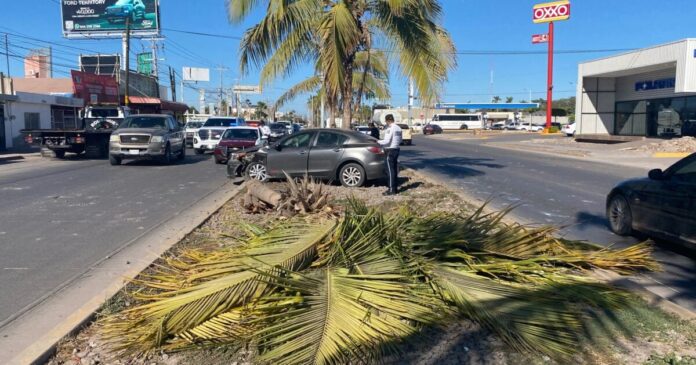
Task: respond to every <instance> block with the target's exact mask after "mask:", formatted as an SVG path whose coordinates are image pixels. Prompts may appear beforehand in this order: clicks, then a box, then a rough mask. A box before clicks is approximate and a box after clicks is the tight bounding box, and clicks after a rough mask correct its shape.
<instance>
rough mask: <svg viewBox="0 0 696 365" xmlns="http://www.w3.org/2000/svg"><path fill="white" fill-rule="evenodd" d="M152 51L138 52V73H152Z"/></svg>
mask: <svg viewBox="0 0 696 365" xmlns="http://www.w3.org/2000/svg"><path fill="white" fill-rule="evenodd" d="M152 71H153V70H152V53H151V52H145V53H138V73H141V74H143V75H152Z"/></svg>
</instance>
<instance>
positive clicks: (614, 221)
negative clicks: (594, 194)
mask: <svg viewBox="0 0 696 365" xmlns="http://www.w3.org/2000/svg"><path fill="white" fill-rule="evenodd" d="M607 218H608V219H609V228H611V231H612V232H614V233H616V234H618V235H620V236H627V235H629V234H631V232H632V231H633V215H632V214H631V207H630V206H629V205H628V201H627V200H626V198H625V197H624V196H623V195H614V196H613V197H612V198H611V200H610V201H609V205H608V206H607Z"/></svg>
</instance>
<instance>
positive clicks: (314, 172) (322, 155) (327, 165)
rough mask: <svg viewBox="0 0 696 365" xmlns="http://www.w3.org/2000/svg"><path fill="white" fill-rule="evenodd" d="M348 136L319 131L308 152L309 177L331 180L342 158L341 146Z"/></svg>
mask: <svg viewBox="0 0 696 365" xmlns="http://www.w3.org/2000/svg"><path fill="white" fill-rule="evenodd" d="M347 140H348V136H346V135H345V134H343V133H339V132H334V131H320V132H319V135H318V136H317V138H316V141H315V142H314V144H313V146H312V148H311V149H310V150H309V162H308V166H309V167H308V171H309V175H311V176H317V177H324V178H333V177H334V174H335V171H336V168H337V167H338V163H339V162H340V161H341V157H342V156H343V151H344V149H343V144H344V143H345V142H346V141H347Z"/></svg>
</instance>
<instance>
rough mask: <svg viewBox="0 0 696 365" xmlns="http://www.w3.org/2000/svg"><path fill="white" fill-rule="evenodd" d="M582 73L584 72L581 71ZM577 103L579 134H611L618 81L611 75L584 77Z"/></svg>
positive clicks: (577, 128) (576, 118)
mask: <svg viewBox="0 0 696 365" xmlns="http://www.w3.org/2000/svg"><path fill="white" fill-rule="evenodd" d="M580 74H582V73H580ZM581 85H582V86H581V92H582V95H580V97H578V98H577V99H578V100H579V101H577V102H576V103H579V106H578V105H577V104H576V112H575V113H576V117H575V120H577V121H578V125H577V127H576V133H577V134H609V133H611V132H612V131H613V130H614V107H615V101H616V100H615V99H616V81H615V79H614V78H611V77H584V78H582V81H581Z"/></svg>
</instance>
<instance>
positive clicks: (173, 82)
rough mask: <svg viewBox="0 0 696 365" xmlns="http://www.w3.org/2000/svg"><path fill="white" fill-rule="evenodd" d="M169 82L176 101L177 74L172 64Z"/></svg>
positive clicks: (173, 98)
mask: <svg viewBox="0 0 696 365" xmlns="http://www.w3.org/2000/svg"><path fill="white" fill-rule="evenodd" d="M169 83H170V84H171V87H172V100H174V101H176V76H175V75H174V70H172V66H169Z"/></svg>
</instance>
